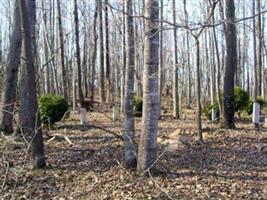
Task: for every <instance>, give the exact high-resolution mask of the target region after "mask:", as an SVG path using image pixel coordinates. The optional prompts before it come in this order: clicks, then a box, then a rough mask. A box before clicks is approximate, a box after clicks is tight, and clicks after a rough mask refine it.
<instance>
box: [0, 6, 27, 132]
mask: <svg viewBox="0 0 267 200" xmlns="http://www.w3.org/2000/svg"><path fill="white" fill-rule="evenodd" d="M13 20H14V23H13V28H12V29H13V30H12V35H11V38H10V41H11V43H10V48H9V53H8V58H7V68H6V71H5V76H4V77H5V79H4V85H3V91H2V97H1V105H2V108H1V111H0V129H1V131H3V132H4V133H7V134H11V133H12V132H13V111H14V105H15V101H16V87H17V79H18V68H19V65H20V54H21V43H22V42H21V28H20V15H19V7H18V2H17V1H16V2H15V7H14V18H13Z"/></svg>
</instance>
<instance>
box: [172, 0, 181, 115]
mask: <svg viewBox="0 0 267 200" xmlns="http://www.w3.org/2000/svg"><path fill="white" fill-rule="evenodd" d="M175 2H176V0H173V1H172V5H173V24H176V4H175ZM176 37H177V29H176V28H174V29H173V40H174V41H173V45H174V49H173V51H174V56H173V70H172V100H173V117H174V118H179V117H180V116H179V94H178V74H177V73H178V55H177V53H178V52H177V38H176Z"/></svg>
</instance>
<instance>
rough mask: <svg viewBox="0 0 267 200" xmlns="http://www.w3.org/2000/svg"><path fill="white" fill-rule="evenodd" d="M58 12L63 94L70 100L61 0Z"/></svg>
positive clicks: (58, 4) (58, 3) (58, 1)
mask: <svg viewBox="0 0 267 200" xmlns="http://www.w3.org/2000/svg"><path fill="white" fill-rule="evenodd" d="M57 12H58V26H59V40H60V56H61V71H62V87H63V95H64V98H65V100H66V101H68V89H67V73H66V69H65V61H64V60H65V53H64V36H63V26H62V21H61V8H60V0H57Z"/></svg>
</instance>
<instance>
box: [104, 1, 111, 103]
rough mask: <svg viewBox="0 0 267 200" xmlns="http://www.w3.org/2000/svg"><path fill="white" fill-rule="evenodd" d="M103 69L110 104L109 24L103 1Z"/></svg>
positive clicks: (106, 5)
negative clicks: (104, 70)
mask: <svg viewBox="0 0 267 200" xmlns="http://www.w3.org/2000/svg"><path fill="white" fill-rule="evenodd" d="M105 47H106V48H105V69H106V82H107V98H106V101H108V102H110V92H111V89H112V88H111V80H110V56H109V54H110V52H109V22H108V0H105Z"/></svg>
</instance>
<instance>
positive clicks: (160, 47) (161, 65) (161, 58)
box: [159, 0, 164, 118]
mask: <svg viewBox="0 0 267 200" xmlns="http://www.w3.org/2000/svg"><path fill="white" fill-rule="evenodd" d="M160 7H161V8H160V33H159V34H160V41H159V42H160V46H159V118H160V116H161V93H162V85H163V72H164V68H163V30H162V29H163V9H164V8H163V0H161V1H160Z"/></svg>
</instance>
